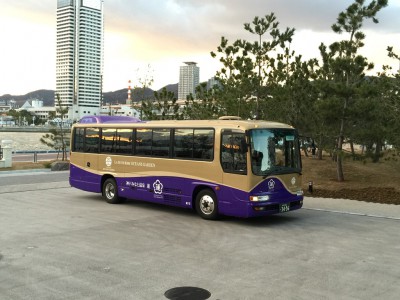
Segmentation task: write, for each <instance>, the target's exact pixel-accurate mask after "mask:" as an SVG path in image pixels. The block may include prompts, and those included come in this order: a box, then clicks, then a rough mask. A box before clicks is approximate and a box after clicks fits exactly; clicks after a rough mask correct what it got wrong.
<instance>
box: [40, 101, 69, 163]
mask: <svg viewBox="0 0 400 300" xmlns="http://www.w3.org/2000/svg"><path fill="white" fill-rule="evenodd" d="M56 97H57V107H56V111H55V112H50V113H49V118H50V119H55V118H56V117H57V116H59V117H60V120H59V122H57V124H58V127H57V126H55V127H53V128H50V129H49V132H50V133H46V134H45V135H43V136H42V137H41V138H40V142H41V143H43V144H45V145H47V146H48V147H51V148H53V149H55V150H56V151H58V153H59V152H60V151H61V153H62V160H63V161H64V160H67V134H68V133H67V130H66V129H65V127H64V125H63V121H64V118H65V116H66V115H68V107H63V106H62V105H61V99H60V94H58V93H57V94H56ZM57 159H58V156H57Z"/></svg>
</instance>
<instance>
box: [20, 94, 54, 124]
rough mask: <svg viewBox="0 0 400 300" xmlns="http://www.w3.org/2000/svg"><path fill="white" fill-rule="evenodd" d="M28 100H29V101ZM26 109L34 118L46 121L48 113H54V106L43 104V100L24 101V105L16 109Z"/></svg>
mask: <svg viewBox="0 0 400 300" xmlns="http://www.w3.org/2000/svg"><path fill="white" fill-rule="evenodd" d="M29 101H30V102H29ZM21 110H26V111H28V112H29V113H30V114H31V115H33V116H35V117H36V118H38V119H40V120H42V121H43V122H46V121H47V120H49V113H50V112H52V113H56V107H54V106H43V100H38V99H32V100H27V101H25V103H24V105H22V106H21V107H20V108H18V109H17V111H21Z"/></svg>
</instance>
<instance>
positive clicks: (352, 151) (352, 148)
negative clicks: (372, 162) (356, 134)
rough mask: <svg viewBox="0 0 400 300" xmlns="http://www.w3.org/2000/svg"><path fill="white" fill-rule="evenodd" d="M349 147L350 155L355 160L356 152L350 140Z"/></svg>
mask: <svg viewBox="0 0 400 300" xmlns="http://www.w3.org/2000/svg"><path fill="white" fill-rule="evenodd" d="M350 148H351V156H353V160H356V152H355V151H354V143H353V141H352V140H350Z"/></svg>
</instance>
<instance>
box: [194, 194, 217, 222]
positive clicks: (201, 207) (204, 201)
mask: <svg viewBox="0 0 400 300" xmlns="http://www.w3.org/2000/svg"><path fill="white" fill-rule="evenodd" d="M196 211H197V213H198V214H199V215H200V217H202V218H203V219H207V220H215V219H217V218H218V201H217V196H216V195H215V193H214V192H213V191H212V190H208V189H206V190H202V191H200V192H199V193H198V194H197V196H196Z"/></svg>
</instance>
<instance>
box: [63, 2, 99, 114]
mask: <svg viewBox="0 0 400 300" xmlns="http://www.w3.org/2000/svg"><path fill="white" fill-rule="evenodd" d="M103 28H104V17H103V0H57V62H56V93H58V94H59V95H60V99H61V105H62V106H63V107H68V108H69V111H68V118H69V119H70V120H72V121H77V120H79V119H80V118H81V117H83V116H85V115H99V114H100V108H101V104H102V103H101V102H102V83H103V40H104V38H103V31H104V30H103ZM55 105H56V106H57V96H56V97H55Z"/></svg>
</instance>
